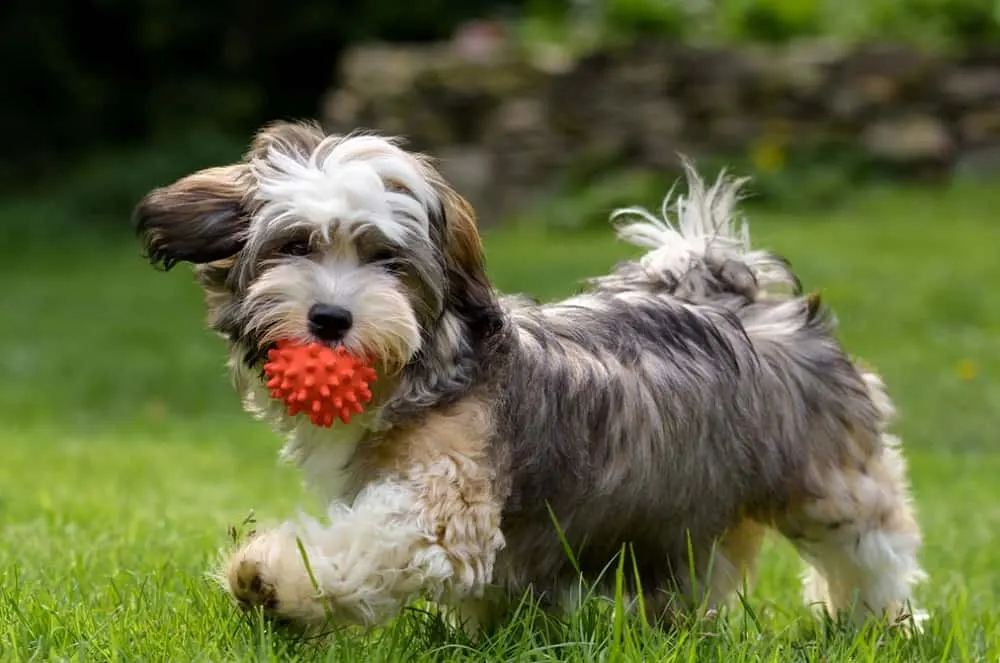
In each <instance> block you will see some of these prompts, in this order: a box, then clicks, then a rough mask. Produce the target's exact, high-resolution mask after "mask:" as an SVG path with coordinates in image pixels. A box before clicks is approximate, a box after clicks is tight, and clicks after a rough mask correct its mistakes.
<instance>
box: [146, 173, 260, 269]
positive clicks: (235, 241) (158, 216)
mask: <svg viewBox="0 0 1000 663" xmlns="http://www.w3.org/2000/svg"><path fill="white" fill-rule="evenodd" d="M248 175H249V171H248V168H247V165H246V164H244V163H237V164H232V165H229V166H221V167H217V168H206V169H205V170H201V171H198V172H197V173H194V174H192V175H188V176H187V177H183V178H181V179H179V180H177V181H176V182H174V183H173V184H170V185H168V186H165V187H161V188H159V189H154V190H153V191H150V192H149V193H148V194H146V196H145V197H144V198H143V199H142V200H141V201H140V202H139V204H138V205H137V206H136V209H135V212H134V214H133V223H134V225H135V229H136V233H137V234H138V235H139V237H140V239H141V241H142V243H143V246H144V248H145V251H146V257H147V258H148V259H149V261H150V262H151V263H152V264H153V265H154V266H157V267H161V268H162V269H164V270H169V269H171V268H172V267H174V266H175V265H176V264H177V263H179V262H190V263H194V264H205V263H210V262H215V261H219V260H224V259H226V258H230V257H232V256H233V255H235V254H236V253H238V252H239V250H240V249H241V248H242V247H243V244H244V243H245V241H246V238H245V234H246V230H247V226H248V224H249V215H248V214H247V210H246V201H247V198H248V193H249V188H250V180H249V177H248Z"/></svg>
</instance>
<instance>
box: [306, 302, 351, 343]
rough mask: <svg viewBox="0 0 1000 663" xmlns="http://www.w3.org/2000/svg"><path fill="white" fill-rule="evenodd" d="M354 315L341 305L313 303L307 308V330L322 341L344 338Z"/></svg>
mask: <svg viewBox="0 0 1000 663" xmlns="http://www.w3.org/2000/svg"><path fill="white" fill-rule="evenodd" d="M352 324H354V316H352V315H351V312H350V311H348V310H347V309H346V308H344V307H343V306H331V305H330V304H313V305H312V308H310V309H309V331H310V333H312V335H313V336H315V337H316V338H318V339H320V340H323V341H339V340H340V339H342V338H344V336H345V335H346V334H347V332H348V330H349V329H350V328H351V325H352Z"/></svg>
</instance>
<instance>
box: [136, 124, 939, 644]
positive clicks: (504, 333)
mask: <svg viewBox="0 0 1000 663" xmlns="http://www.w3.org/2000/svg"><path fill="white" fill-rule="evenodd" d="M686 172H687V185H688V192H687V194H686V195H683V196H676V197H675V196H672V195H668V197H667V199H666V201H665V203H664V209H663V214H662V216H661V217H655V216H653V215H651V214H649V213H648V212H645V211H643V210H622V211H621V212H619V213H618V214H616V216H615V221H616V224H617V226H618V232H619V235H620V236H621V237H622V238H623V239H625V240H627V241H629V242H632V243H633V244H636V245H637V246H640V247H643V248H644V249H646V253H645V254H644V255H642V257H640V258H639V259H638V260H635V261H629V262H625V263H623V264H622V265H620V266H619V267H617V268H616V269H615V270H613V271H612V272H611V273H610V274H607V275H604V276H601V277H599V278H596V279H594V280H593V281H592V282H591V283H590V284H589V286H588V287H587V288H586V289H585V290H584V291H583V292H582V293H580V294H578V295H576V296H574V297H571V298H569V299H566V300H564V301H560V302H556V303H549V304H539V303H536V302H534V301H532V300H530V299H527V298H524V297H520V296H504V295H501V294H500V293H498V292H496V290H495V289H494V288H493V286H492V285H491V283H490V281H489V279H488V278H487V275H486V272H485V266H484V260H483V253H482V248H481V246H480V240H479V235H478V233H477V231H476V226H475V220H474V214H473V211H472V209H471V208H470V207H469V206H468V204H466V203H465V201H464V200H463V199H462V198H461V197H460V196H459V195H458V194H457V193H455V192H454V191H453V190H451V189H450V187H448V185H447V183H445V182H444V181H443V179H442V178H441V177H440V175H439V174H438V173H437V171H436V170H435V169H434V167H433V166H432V164H431V163H430V161H429V160H428V159H426V158H425V157H423V156H421V155H417V154H412V153H409V152H406V151H405V150H403V149H402V148H400V147H399V145H398V144H397V143H396V142H395V141H393V140H388V139H384V138H382V137H379V136H377V135H369V134H355V135H348V136H326V135H324V134H323V132H321V131H320V130H319V129H318V128H317V127H315V126H313V125H308V124H298V123H278V124H275V125H271V126H269V127H266V128H265V129H263V130H262V131H261V132H260V134H259V135H258V136H257V137H256V139H255V140H254V143H253V145H252V146H251V149H250V151H249V152H248V154H247V156H246V158H245V159H243V160H242V161H240V162H238V163H235V164H232V165H229V166H224V167H220V168H211V169H207V170H204V171H200V172H198V173H195V174H192V175H190V176H188V177H186V178H183V179H181V180H179V181H178V182H175V183H174V184H171V185H169V186H166V187H164V188H162V189H157V190H155V191H153V192H151V193H150V194H148V195H147V197H146V198H144V200H143V201H142V202H141V203H140V205H139V206H138V208H137V212H136V223H137V227H138V230H139V233H140V236H141V238H142V241H143V243H144V245H145V247H146V250H147V254H148V256H149V257H150V259H151V260H152V261H153V262H154V263H156V264H159V265H161V266H163V267H165V268H170V267H172V266H173V265H174V264H176V263H178V262H189V263H193V264H194V265H195V273H196V275H197V279H198V281H199V283H200V284H201V285H202V286H203V287H204V289H205V291H206V296H207V304H208V310H209V324H210V326H211V327H212V328H213V329H215V330H216V331H217V332H219V333H220V334H222V335H223V336H224V337H225V338H226V339H227V340H228V342H229V347H230V369H231V371H232V374H233V378H234V384H235V385H236V388H237V390H238V391H239V393H240V394H241V396H242V398H243V401H244V403H245V406H246V408H247V409H248V410H249V411H251V412H253V413H255V414H256V415H258V416H260V417H263V418H265V419H267V420H269V421H270V422H271V423H272V424H273V425H274V427H275V428H276V429H277V430H278V431H280V432H281V433H282V434H283V435H285V436H286V437H287V445H286V447H285V455H286V457H288V458H290V459H292V460H293V461H294V462H296V463H297V464H298V465H299V466H300V467H301V468H302V470H303V471H304V472H305V474H306V476H307V478H308V479H309V480H310V482H311V483H312V485H313V486H315V487H316V488H318V489H319V490H321V491H322V492H323V494H324V495H325V496H326V498H327V499H328V500H329V503H330V509H329V512H330V513H329V521H328V522H320V521H313V520H309V519H300V520H296V521H289V522H287V523H284V524H282V525H278V526H276V527H273V528H270V529H266V530H263V531H261V532H258V533H256V534H255V535H254V536H253V537H252V538H251V539H250V540H249V541H246V542H244V543H242V544H241V546H240V548H239V549H238V550H236V551H234V552H233V554H232V556H231V558H230V559H229V561H228V562H227V564H226V567H225V569H224V570H223V573H222V581H223V583H224V585H225V586H226V588H227V589H228V590H229V591H230V592H231V594H232V595H233V596H234V597H236V599H238V600H239V601H240V602H241V603H243V604H244V605H262V606H263V607H264V608H265V609H266V610H267V611H269V612H270V613H271V614H274V615H275V616H277V617H280V618H283V619H287V620H291V621H295V622H299V623H303V624H320V623H325V622H326V621H329V620H333V621H335V622H339V623H362V624H368V625H371V624H377V623H381V622H384V621H385V620H386V619H389V618H391V617H392V616H393V615H395V614H396V613H397V612H398V610H399V609H400V608H401V607H403V606H405V605H406V604H407V603H408V602H410V601H412V600H414V599H417V598H428V599H431V600H434V601H441V602H444V603H447V604H449V605H452V606H454V607H455V608H456V609H457V610H458V613H459V615H460V616H461V617H463V618H465V619H467V620H469V622H470V624H473V625H474V624H475V623H476V622H478V621H481V620H483V619H486V618H488V617H491V616H498V615H502V611H501V608H502V606H503V605H505V603H506V602H507V601H509V600H510V599H515V600H516V599H517V598H518V597H520V596H521V595H522V593H523V592H525V591H528V590H530V591H532V592H533V593H534V594H535V596H536V597H538V598H540V599H541V600H542V601H543V603H545V604H547V605H550V606H552V607H553V608H556V607H563V608H566V607H572V600H573V597H574V592H575V590H577V589H578V587H579V576H578V574H577V569H576V568H575V567H574V562H573V560H572V559H571V558H570V556H569V555H567V554H566V551H565V549H564V546H563V542H562V540H561V538H560V537H565V541H566V543H568V545H569V546H570V547H571V548H572V551H573V554H574V557H575V562H576V563H577V564H578V566H579V570H580V571H581V572H582V574H583V575H584V577H585V578H586V579H587V580H588V581H590V582H592V583H595V584H596V585H597V587H598V589H600V588H602V587H606V583H604V582H603V580H602V578H604V577H606V576H607V575H608V574H607V573H606V571H607V569H608V568H609V566H610V565H613V564H615V559H616V556H617V555H619V554H620V553H621V551H622V550H624V549H626V548H627V550H628V551H629V555H630V556H634V564H635V568H636V569H637V573H636V574H635V576H637V577H636V578H634V579H635V580H637V582H632V583H630V592H631V593H633V594H635V593H637V592H640V591H641V592H642V593H643V594H644V598H645V605H646V607H647V609H648V610H649V611H650V613H651V616H654V617H663V618H669V617H671V616H673V615H675V614H676V612H677V611H679V610H683V611H688V610H692V609H694V608H695V607H696V606H703V607H708V608H714V607H717V606H721V605H722V604H723V602H724V601H725V600H726V599H728V598H730V597H731V596H732V594H733V593H734V592H735V591H736V590H738V589H739V588H740V587H741V585H742V583H744V582H745V581H748V579H749V574H750V573H751V572H752V570H753V566H754V560H755V557H756V555H757V552H758V550H759V547H760V542H761V538H762V536H763V534H764V532H765V531H766V530H768V529H772V530H775V531H777V532H780V533H781V534H782V535H784V536H785V537H787V538H788V539H789V540H790V541H791V542H792V543H793V544H794V545H795V547H796V548H797V549H798V550H799V551H800V553H801V554H802V556H803V558H804V559H805V560H806V561H807V562H808V564H809V572H808V573H807V575H806V594H807V600H809V601H810V602H816V603H818V604H821V605H822V606H823V607H824V608H825V609H826V610H827V611H828V612H830V613H831V614H839V613H848V614H849V615H851V616H853V617H854V618H855V619H856V620H862V619H864V618H865V617H866V616H867V615H871V614H875V615H878V616H887V617H889V618H890V619H894V620H898V619H901V618H903V617H905V616H907V614H908V612H907V607H906V606H907V603H908V601H909V600H910V598H911V588H912V586H913V584H914V583H915V582H916V581H917V580H919V579H920V578H921V577H922V572H921V571H920V568H919V565H918V562H917V552H918V549H919V546H920V532H919V528H918V526H917V523H916V521H915V519H914V515H913V509H912V506H911V501H910V498H909V494H908V488H907V485H906V479H905V468H904V463H903V460H902V457H901V454H900V450H899V446H898V442H897V440H896V439H895V438H894V437H893V436H891V435H890V434H889V432H888V425H889V422H890V418H891V416H892V406H891V404H890V401H889V399H888V397H887V396H886V394H885V392H884V390H883V386H882V383H881V381H880V379H879V378H878V377H877V376H876V375H875V374H874V373H871V372H868V371H866V370H863V369H861V368H860V367H858V366H857V365H856V364H855V363H853V362H852V361H851V360H850V359H849V358H848V356H847V354H846V353H845V351H844V350H843V348H842V347H841V346H840V344H839V343H838V342H837V341H836V340H835V338H834V336H833V331H834V321H833V318H832V316H831V315H830V314H829V313H828V312H827V310H826V309H825V308H824V307H823V306H822V305H821V303H820V301H819V299H818V297H816V296H804V295H803V294H802V293H801V290H800V287H799V284H798V280H797V279H796V277H795V275H794V274H793V273H792V271H791V270H790V268H789V266H788V264H787V263H786V262H785V261H783V260H782V259H781V258H779V257H776V256H773V255H771V254H768V253H765V252H759V251H754V250H752V249H751V248H750V245H749V238H748V236H747V234H746V228H745V226H743V225H739V224H737V222H736V221H737V219H736V214H737V212H736V203H737V197H738V192H739V189H740V185H741V184H742V182H741V181H739V180H733V179H730V178H727V177H724V176H721V177H720V178H719V179H718V180H717V181H716V182H715V183H714V184H712V185H711V186H708V185H706V184H705V183H704V182H702V180H701V179H700V178H699V177H698V176H697V175H696V174H695V172H694V170H693V168H691V167H690V166H688V167H687V169H686ZM317 305H323V306H327V307H329V306H334V307H337V310H342V311H346V314H347V315H346V319H347V320H349V321H350V324H349V327H348V328H347V329H336V330H331V329H328V328H325V327H324V326H323V325H322V324H321V322H318V318H317V316H316V315H314V313H315V307H316V306H317ZM287 338H291V339H298V340H302V341H315V340H321V341H323V342H328V343H330V344H332V345H337V344H341V345H344V346H346V347H348V348H349V349H353V350H358V351H364V352H367V353H369V354H372V355H374V356H376V357H377V358H378V370H379V375H380V377H379V380H378V381H377V382H376V383H375V392H376V393H375V400H374V405H373V406H372V407H371V408H370V409H369V410H368V412H367V413H366V414H365V415H364V416H362V417H359V418H357V419H356V420H352V422H351V424H350V425H347V426H344V425H340V424H337V425H335V426H334V427H332V428H329V429H327V428H319V427H316V426H313V425H312V424H310V423H309V422H308V421H307V420H305V417H302V416H296V417H290V416H288V415H287V413H286V412H285V410H284V409H283V407H282V405H281V404H280V403H276V402H274V401H272V400H271V399H270V398H269V396H268V392H267V389H266V387H265V386H264V384H263V379H262V374H261V368H262V362H263V361H264V358H265V357H266V354H267V351H268V350H269V349H270V348H271V347H273V346H274V344H275V343H276V342H277V341H279V340H281V339H287ZM303 553H304V554H305V559H304V558H303ZM632 563H633V561H632V560H630V561H629V566H630V567H631V565H632ZM692 568H693V569H694V571H695V574H694V580H695V582H694V583H692V582H691V580H692V575H691V572H690V571H691V569H692Z"/></svg>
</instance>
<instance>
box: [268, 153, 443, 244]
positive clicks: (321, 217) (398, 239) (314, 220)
mask: <svg viewBox="0 0 1000 663" xmlns="http://www.w3.org/2000/svg"><path fill="white" fill-rule="evenodd" d="M251 171H252V172H253V174H254V176H255V178H256V180H257V193H256V198H257V200H258V202H260V203H261V204H262V207H261V210H260V212H259V214H258V215H257V216H256V217H255V223H259V224H262V227H260V228H252V229H251V232H252V233H253V234H254V235H258V236H274V235H275V234H276V233H281V232H282V230H283V229H284V228H285V227H286V226H287V225H289V224H291V225H296V224H306V225H308V226H310V227H313V228H316V229H318V230H320V231H321V233H324V234H327V233H329V232H330V231H332V230H336V231H339V232H342V233H344V234H345V235H347V236H353V234H354V233H356V232H357V231H358V230H359V229H361V228H363V227H365V226H374V227H375V228H377V229H378V230H379V231H380V232H381V233H382V234H383V235H385V236H386V237H387V238H388V239H389V240H390V241H392V242H395V243H397V244H405V243H406V242H407V240H408V239H409V238H410V237H411V236H413V235H416V236H419V237H422V238H424V239H426V238H427V236H428V232H429V222H428V218H427V210H429V209H433V207H434V206H435V205H436V203H437V194H436V193H435V192H434V189H433V187H432V186H431V185H430V183H429V182H428V181H427V180H426V178H424V177H423V175H422V173H421V172H420V165H419V163H418V162H417V161H416V159H414V157H413V156H411V155H409V154H407V153H406V152H405V151H404V150H402V149H400V148H399V147H398V146H396V145H395V144H394V143H393V142H391V141H389V140H386V139H385V138H381V137H377V136H363V135H362V136H353V137H350V138H348V139H343V138H333V137H329V138H326V139H325V140H324V141H323V142H322V143H321V144H320V146H319V147H318V148H317V149H315V150H314V151H313V152H312V154H310V155H309V156H308V158H306V159H303V158H302V155H297V154H288V153H286V152H285V151H283V150H280V149H277V148H275V147H271V148H270V149H269V151H268V155H267V157H266V158H265V159H255V160H253V161H252V163H251ZM389 183H395V184H396V185H398V186H399V187H402V189H405V190H398V189H393V188H391V187H390V186H387V185H388V184H389ZM327 236H328V235H327Z"/></svg>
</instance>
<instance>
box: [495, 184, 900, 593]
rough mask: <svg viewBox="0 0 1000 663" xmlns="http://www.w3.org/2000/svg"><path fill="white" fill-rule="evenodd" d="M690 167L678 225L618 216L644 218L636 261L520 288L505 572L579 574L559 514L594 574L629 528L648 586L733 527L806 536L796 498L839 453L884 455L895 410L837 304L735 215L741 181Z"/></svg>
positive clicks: (526, 577) (663, 582) (534, 581)
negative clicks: (799, 528)
mask: <svg viewBox="0 0 1000 663" xmlns="http://www.w3.org/2000/svg"><path fill="white" fill-rule="evenodd" d="M688 184H689V188H690V193H689V196H688V197H687V198H679V199H678V200H677V201H676V209H677V210H678V211H677V222H678V228H674V227H672V226H670V225H669V224H668V223H667V221H666V218H667V215H666V214H664V219H656V218H655V217H653V216H652V215H650V214H648V213H646V212H643V211H641V210H627V211H626V212H623V213H622V214H621V215H619V216H620V218H622V219H628V218H632V219H635V218H636V217H638V221H637V222H632V223H626V224H624V225H622V226H621V227H620V230H619V232H620V234H621V236H622V237H623V238H625V239H626V240H629V241H632V242H634V243H636V244H639V245H640V246H645V247H647V248H649V249H650V251H649V252H648V253H647V254H646V255H645V256H643V257H642V258H641V259H639V260H638V261H634V262H628V263H625V264H623V265H620V266H619V267H618V268H616V269H615V270H614V271H613V272H612V273H610V274H608V275H606V276H602V277H600V278H597V279H594V280H593V282H592V286H593V287H592V288H591V289H590V290H589V291H588V292H585V293H583V294H580V295H577V296H576V297H573V298H570V299H568V300H565V301H562V302H557V303H554V304H549V305H545V306H537V305H534V304H533V303H530V302H524V301H521V300H509V301H508V304H507V311H508V315H509V318H510V320H511V321H512V322H513V325H512V326H513V328H514V331H513V334H514V336H515V337H516V341H515V344H514V347H516V348H517V350H516V351H515V352H514V359H513V362H515V363H516V365H514V366H512V367H511V369H510V370H509V371H508V372H507V373H506V374H505V375H504V376H503V380H504V381H505V386H504V391H505V397H504V398H503V399H501V401H500V402H501V403H502V406H501V407H500V408H498V418H499V422H500V423H499V426H498V432H499V435H500V438H502V439H504V444H505V446H506V447H507V449H506V452H507V455H508V457H509V459H510V470H509V476H510V478H511V486H510V497H509V499H508V502H507V509H506V511H505V515H504V522H505V525H504V530H505V536H506V538H507V544H508V551H507V553H505V554H504V555H502V556H501V558H500V559H498V572H499V573H500V579H501V582H503V583H505V584H510V585H514V586H524V585H531V586H533V587H535V589H541V590H543V591H545V592H548V593H559V592H561V591H563V590H564V589H565V587H566V583H567V582H570V583H571V578H572V577H573V575H574V573H575V570H574V569H573V566H572V565H571V563H570V559H569V557H568V556H567V554H566V551H565V550H564V549H563V547H562V545H560V542H559V541H558V540H557V539H556V538H555V535H554V531H553V527H552V526H553V523H552V522H551V519H550V517H549V516H550V515H551V516H554V517H555V519H556V520H557V521H558V525H559V526H560V527H561V528H562V529H563V532H564V535H565V538H566V542H567V543H568V544H569V545H570V546H571V547H572V548H573V553H574V555H575V556H576V562H577V564H578V565H579V566H580V567H581V569H582V570H583V571H584V574H585V575H588V576H590V577H591V578H593V577H594V576H596V575H599V574H600V573H601V572H602V571H605V570H606V569H605V566H606V565H607V564H608V563H609V561H610V560H612V559H613V558H614V556H615V554H616V553H618V552H619V551H620V550H621V547H622V546H623V545H628V546H629V547H630V548H631V550H632V552H633V553H634V555H635V557H636V559H635V565H636V568H637V569H638V571H639V577H640V580H641V582H642V584H643V586H644V587H653V588H663V587H666V586H673V587H675V588H677V587H680V588H684V587H685V585H687V584H688V583H687V580H688V577H689V576H688V577H686V574H687V572H688V571H689V569H690V565H692V564H693V565H694V566H695V567H697V569H698V573H699V574H700V573H701V572H702V571H703V568H702V567H703V565H705V564H707V563H709V562H708V560H707V557H708V550H710V549H711V548H712V546H713V542H717V541H718V540H719V539H720V538H721V537H723V536H724V535H725V533H726V532H733V531H742V529H744V528H746V527H748V526H749V527H753V525H752V524H751V525H748V523H767V524H770V525H773V526H776V527H779V528H782V527H784V528H785V529H787V530H788V532H786V533H788V534H789V536H795V535H796V532H795V531H793V530H794V529H795V527H796V526H795V525H792V524H789V523H790V522H791V520H790V519H788V518H786V514H787V513H788V512H789V511H790V510H792V509H794V508H795V506H794V505H795V500H796V499H798V498H799V497H801V496H803V495H807V494H810V492H811V491H814V490H818V489H820V487H819V486H818V484H819V483H822V481H823V479H821V478H820V475H822V473H823V472H824V471H825V469H826V468H829V467H837V466H840V465H841V464H844V463H847V464H854V465H863V464H864V463H865V462H866V459H868V458H870V457H873V456H877V455H878V453H879V450H880V446H881V444H882V438H881V436H880V432H881V431H882V429H883V428H884V424H885V422H884V421H883V415H884V414H885V413H884V411H883V410H880V409H879V408H878V407H877V405H876V403H875V400H874V397H873V393H872V391H871V383H870V381H868V380H867V378H866V377H865V376H864V375H862V373H861V372H860V371H859V370H857V368H856V367H855V366H854V365H853V364H852V362H851V361H850V359H849V358H848V356H847V354H846V353H845V352H844V350H843V349H842V347H841V346H840V344H839V343H838V342H837V341H836V340H835V339H834V337H833V331H834V320H833V318H832V316H831V315H829V313H828V312H827V311H826V310H825V308H824V307H823V306H821V305H820V302H819V300H818V298H817V297H814V296H803V295H802V293H801V288H800V286H799V282H798V280H797V279H796V277H795V275H794V274H793V273H792V272H791V270H790V268H789V265H788V264H787V263H786V262H785V261H784V260H782V259H781V258H779V257H777V256H774V255H771V254H768V253H764V252H755V251H751V250H750V248H749V241H748V237H747V234H746V232H745V230H743V229H741V231H740V232H737V231H736V230H735V229H734V225H733V211H734V204H735V202H736V200H737V194H738V190H739V185H740V182H738V181H731V180H727V179H725V178H720V179H719V180H718V181H717V182H716V183H715V184H714V185H713V186H711V187H705V185H704V184H703V183H702V182H701V180H700V179H698V177H697V176H696V175H695V174H694V172H693V171H690V170H689V177H688ZM779 521H780V522H779ZM751 547H752V546H751ZM691 551H694V553H695V556H696V557H697V559H695V560H689V559H688V555H689V553H690V552H691ZM529 569H530V571H529ZM605 575H606V576H607V574H605ZM561 588H562V589H561Z"/></svg>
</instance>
